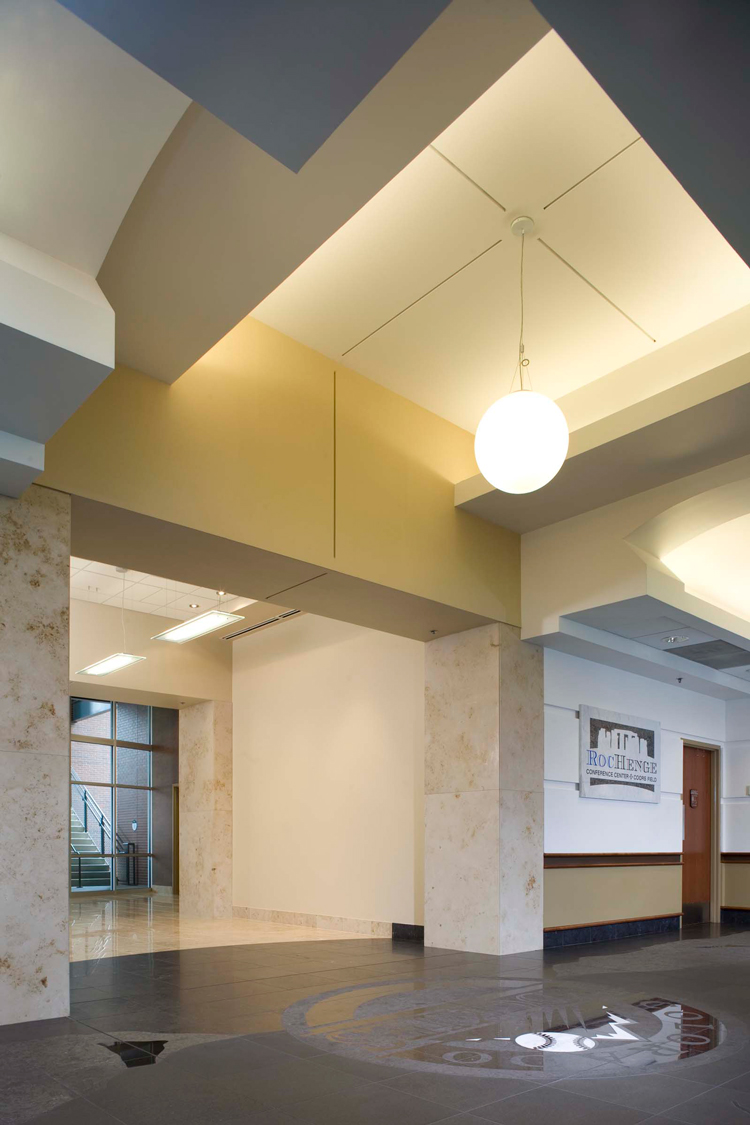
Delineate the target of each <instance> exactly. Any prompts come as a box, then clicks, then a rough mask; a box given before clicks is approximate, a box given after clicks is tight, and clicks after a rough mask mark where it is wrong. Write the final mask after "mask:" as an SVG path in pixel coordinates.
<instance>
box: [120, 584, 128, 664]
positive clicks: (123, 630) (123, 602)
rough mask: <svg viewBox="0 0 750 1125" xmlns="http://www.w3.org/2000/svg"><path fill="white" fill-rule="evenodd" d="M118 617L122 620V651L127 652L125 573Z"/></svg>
mask: <svg viewBox="0 0 750 1125" xmlns="http://www.w3.org/2000/svg"><path fill="white" fill-rule="evenodd" d="M120 618H121V621H122V651H123V652H127V651H128V646H127V645H126V644H125V575H124V574H123V576H122V599H121V601H120Z"/></svg>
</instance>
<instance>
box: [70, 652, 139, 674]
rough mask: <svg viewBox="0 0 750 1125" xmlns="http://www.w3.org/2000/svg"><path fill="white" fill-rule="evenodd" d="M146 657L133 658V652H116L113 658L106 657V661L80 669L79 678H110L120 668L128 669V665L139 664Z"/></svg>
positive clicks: (99, 661) (98, 661) (96, 662)
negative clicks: (111, 673) (110, 674)
mask: <svg viewBox="0 0 750 1125" xmlns="http://www.w3.org/2000/svg"><path fill="white" fill-rule="evenodd" d="M145 659H146V657H145V656H133V654H132V653H131V652H115V653H114V654H113V655H112V656H105V657H104V660H97V661H95V662H94V663H93V664H87V665H86V667H85V668H79V670H78V671H77V672H76V675H77V676H108V675H109V673H110V672H118V671H119V670H120V668H127V666H128V664H137V663H138V661H139V660H145Z"/></svg>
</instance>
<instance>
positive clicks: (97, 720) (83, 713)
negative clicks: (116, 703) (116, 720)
mask: <svg viewBox="0 0 750 1125" xmlns="http://www.w3.org/2000/svg"><path fill="white" fill-rule="evenodd" d="M70 732H71V734H72V735H74V736H75V735H77V734H85V735H88V737H89V738H111V737H112V704H111V703H101V702H100V701H99V700H98V699H75V698H74V699H71V701H70Z"/></svg>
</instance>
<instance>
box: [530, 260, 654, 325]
mask: <svg viewBox="0 0 750 1125" xmlns="http://www.w3.org/2000/svg"><path fill="white" fill-rule="evenodd" d="M537 242H540V243H541V244H542V246H543V247H544V248H545V250H549V252H550V254H554V256H555V257H556V258H557V260H558V261H560V262H562V264H563V265H564V266H567V267H568V269H569V270H571V272H572V273H574V274H575V275H576V277H580V279H581V281H583V282H585V284H586V285H588V287H589V288H590V289H593V290H594V292H595V293H598V294H599V296H600V297H601V298H602V299H603V300H604V301H606V302H607V304H608V305H611V306H612V308H613V309H614V310H615V311H616V312H618V313H619V314H620V316H624V317H625V319H626V320H628V321H630V323H631V324H632V325H633V327H634V328H637V329H638V331H639V332H642V333H643V335H644V336H645V337H646V339H647V340H650V341H651V343H652V344H655V343H656V339H655V337H653V336H652V335H651V333H650V332H647V331H646V329H645V328H642V327H641V325H640V324H639V323H638V321H637V320H633V318H632V316H628V314H627V313H626V312H625V310H624V309H621V308H620V306H619V305H616V304H615V302H614V301H612V300H610V298H609V297H608V296H607V294H606V293H602V291H601V289H597V287H596V286H595V285H594V283H593V281H589V279H588V278H587V277H584V275H583V274H582V273H580V272H579V271H578V270H577V269H576V268H575V266H573V265H571V264H570V262H569V261H568V260H567V259H566V258H563V256H562V254H558V252H557V250H553V249H552V247H551V246H550V244H549V243H548V242H545V241H544V239H543V238H538V239H537Z"/></svg>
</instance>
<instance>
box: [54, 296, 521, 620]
mask: <svg viewBox="0 0 750 1125" xmlns="http://www.w3.org/2000/svg"><path fill="white" fill-rule="evenodd" d="M46 463H47V468H46V471H45V473H44V475H43V476H42V477H41V478H40V480H39V482H38V483H40V484H43V485H46V486H48V487H51V488H56V489H60V490H61V491H64V492H69V493H71V494H73V495H75V496H81V497H85V498H87V499H90V500H96V501H100V502H102V503H105V504H108V505H112V506H114V507H116V508H123V509H126V510H128V511H132V512H138V513H141V514H143V515H148V516H152V517H156V518H157V519H160V520H164V521H167V522H169V523H172V524H179V525H183V526H186V527H190V528H193V529H196V530H199V531H205V532H208V533H210V534H212V535H216V536H221V537H223V538H225V539H230V540H235V541H237V542H240V543H245V544H251V545H253V546H255V547H260V548H263V549H264V550H268V551H273V552H277V553H278V554H280V555H284V556H288V557H290V558H294V559H298V560H303V561H305V562H308V563H313V564H315V565H317V566H320V567H322V568H327V569H330V570H336V571H339V572H342V573H344V574H348V575H352V576H353V577H356V578H361V579H365V580H367V581H372V582H377V583H379V584H381V585H383V586H387V587H391V588H393V589H396V590H400V591H404V592H407V593H409V594H414V595H418V596H420V597H424V598H429V599H432V600H433V601H435V602H439V603H442V604H445V605H450V606H455V607H457V608H459V609H462V610H466V611H468V612H471V613H476V614H480V615H483V616H485V617H489V618H492V619H495V620H500V621H506V622H508V623H510V624H514V625H518V624H520V541H519V536H518V535H517V534H515V533H514V532H511V531H507V530H506V529H504V528H501V527H497V526H494V525H492V524H489V523H487V522H486V521H484V520H481V519H478V518H477V517H475V516H472V515H470V514H468V513H466V512H461V511H457V510H456V508H455V507H454V503H453V493H454V486H455V484H456V482H457V481H459V480H462V479H463V478H465V477H466V476H468V475H471V474H472V473H474V472H475V471H476V465H475V462H474V456H473V437H472V435H471V434H470V433H468V432H467V431H465V430H462V429H461V428H460V427H458V426H455V425H453V424H452V423H450V422H447V421H445V420H444V419H442V418H439V417H437V415H434V414H432V413H430V412H429V411H427V410H425V409H423V408H422V407H419V406H417V405H415V404H414V403H412V402H410V401H409V400H407V399H405V398H402V397H401V396H400V395H397V394H394V393H393V392H392V391H390V390H387V389H386V388H385V387H381V386H380V385H379V384H376V383H373V382H372V381H370V380H369V379H365V378H364V377H363V376H361V375H359V374H357V373H356V372H354V371H352V370H350V369H347V368H343V367H338V366H337V365H336V364H334V363H333V362H332V361H331V360H329V359H327V358H326V357H325V356H322V355H320V354H319V353H317V352H314V351H312V350H311V349H310V348H307V347H305V346H304V345H302V344H299V343H297V342H296V341H294V340H291V339H290V338H289V337H287V336H284V335H283V334H282V333H280V332H277V331H276V330H274V329H272V328H269V327H267V326H266V325H264V324H261V323H260V322H259V321H256V320H254V319H253V318H252V317H247V318H246V319H245V320H244V321H242V322H241V323H240V324H239V325H238V326H237V327H236V328H235V329H234V330H233V331H232V332H230V333H229V334H228V335H227V336H226V337H224V339H223V340H221V341H220V342H219V343H218V344H217V345H216V346H215V347H214V348H212V349H211V350H210V351H209V352H208V353H207V354H206V355H205V356H204V357H203V358H202V359H201V360H200V361H199V362H198V363H197V364H195V365H194V366H193V367H192V368H191V369H190V370H189V371H188V372H186V374H185V375H183V376H182V378H180V379H179V380H178V381H177V382H176V383H174V384H172V385H171V386H167V385H165V384H163V383H161V382H158V381H156V380H154V379H151V378H149V377H148V376H145V375H142V374H141V373H140V372H137V371H133V370H130V369H127V368H122V367H118V368H116V369H115V371H114V372H113V373H112V375H110V376H109V378H108V379H107V380H106V381H105V382H104V383H103V384H102V385H101V386H100V387H99V388H98V390H97V391H95V392H94V394H93V395H92V396H91V397H90V398H89V399H88V400H87V401H86V402H85V403H84V404H83V406H82V407H81V408H80V409H79V410H78V411H77V412H76V414H74V415H73V417H72V418H71V419H70V420H69V421H68V422H67V423H66V424H65V425H64V426H63V427H62V428H61V429H60V430H59V431H58V433H57V434H55V436H54V437H53V438H52V440H51V441H50V442H49V443H48V445H47V455H46ZM258 596H262V594H260V595H258Z"/></svg>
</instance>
